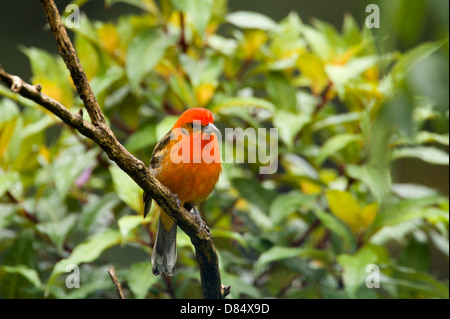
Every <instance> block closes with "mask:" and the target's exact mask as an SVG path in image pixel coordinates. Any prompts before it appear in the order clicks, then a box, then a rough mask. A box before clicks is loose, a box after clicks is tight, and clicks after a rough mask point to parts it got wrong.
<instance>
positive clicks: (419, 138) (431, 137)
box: [416, 131, 449, 146]
mask: <svg viewBox="0 0 450 319" xmlns="http://www.w3.org/2000/svg"><path fill="white" fill-rule="evenodd" d="M416 142H417V143H418V144H424V143H430V142H434V143H439V144H441V145H445V146H449V135H448V134H445V135H441V134H436V133H433V132H428V131H422V132H419V133H417V135H416Z"/></svg>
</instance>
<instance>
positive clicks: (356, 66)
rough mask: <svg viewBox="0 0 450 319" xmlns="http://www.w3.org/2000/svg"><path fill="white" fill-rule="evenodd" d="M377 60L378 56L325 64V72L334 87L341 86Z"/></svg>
mask: <svg viewBox="0 0 450 319" xmlns="http://www.w3.org/2000/svg"><path fill="white" fill-rule="evenodd" d="M378 60H379V57H378V56H366V57H362V58H354V59H352V60H350V62H348V63H347V64H345V65H327V66H326V67H325V72H326V73H327V75H328V76H329V77H330V80H331V81H332V82H333V84H334V85H335V86H336V87H338V88H343V86H345V85H346V84H347V83H348V82H349V81H351V80H355V79H356V78H357V77H358V76H360V75H361V74H362V73H363V72H365V71H366V70H367V69H369V68H370V67H372V66H374V65H375V64H376V63H377V62H378Z"/></svg>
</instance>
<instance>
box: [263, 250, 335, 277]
mask: <svg viewBox="0 0 450 319" xmlns="http://www.w3.org/2000/svg"><path fill="white" fill-rule="evenodd" d="M288 258H315V259H322V260H323V259H326V258H327V254H326V253H325V252H323V251H320V250H316V249H303V248H293V247H282V246H274V247H272V248H270V249H269V250H267V251H265V252H263V253H262V254H261V255H260V256H259V258H258V261H257V262H256V265H255V272H256V273H260V272H261V270H262V269H263V267H264V266H265V265H267V264H269V263H271V262H274V261H280V260H284V259H288Z"/></svg>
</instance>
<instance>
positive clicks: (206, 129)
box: [203, 123, 219, 134]
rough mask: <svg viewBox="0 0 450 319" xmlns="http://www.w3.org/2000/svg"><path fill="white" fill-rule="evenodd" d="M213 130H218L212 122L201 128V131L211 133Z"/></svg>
mask: <svg viewBox="0 0 450 319" xmlns="http://www.w3.org/2000/svg"><path fill="white" fill-rule="evenodd" d="M215 132H219V129H218V128H217V127H216V126H215V125H214V124H212V123H209V124H208V125H206V126H205V127H204V128H203V133H207V134H212V133H215Z"/></svg>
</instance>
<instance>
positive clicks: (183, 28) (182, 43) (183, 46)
mask: <svg viewBox="0 0 450 319" xmlns="http://www.w3.org/2000/svg"><path fill="white" fill-rule="evenodd" d="M180 25H181V27H180V40H179V41H178V45H179V46H180V47H181V52H183V53H186V52H187V49H188V44H187V42H186V25H185V22H184V13H183V12H180Z"/></svg>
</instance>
